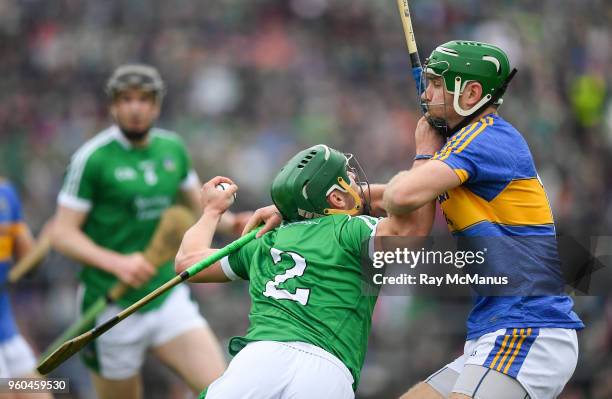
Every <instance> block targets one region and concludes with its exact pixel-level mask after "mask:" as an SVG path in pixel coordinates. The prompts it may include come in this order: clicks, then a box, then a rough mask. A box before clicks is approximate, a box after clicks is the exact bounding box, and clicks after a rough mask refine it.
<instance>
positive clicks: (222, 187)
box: [215, 183, 236, 204]
mask: <svg viewBox="0 0 612 399" xmlns="http://www.w3.org/2000/svg"><path fill="white" fill-rule="evenodd" d="M230 186H231V184H229V183H219V184H217V185H216V186H215V188H216V189H217V190H220V191H225V190H229V188H230ZM234 201H236V193H234V195H233V200H232V204H233V203H234Z"/></svg>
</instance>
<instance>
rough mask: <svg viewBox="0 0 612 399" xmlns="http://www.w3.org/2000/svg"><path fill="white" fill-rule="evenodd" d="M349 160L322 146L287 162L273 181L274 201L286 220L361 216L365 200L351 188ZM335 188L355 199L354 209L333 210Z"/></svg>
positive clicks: (303, 152) (305, 151) (316, 146)
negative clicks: (328, 197) (347, 215)
mask: <svg viewBox="0 0 612 399" xmlns="http://www.w3.org/2000/svg"><path fill="white" fill-rule="evenodd" d="M348 163H349V158H347V157H346V156H345V155H344V154H343V153H341V152H340V151H337V150H334V149H333V148H329V147H328V146H326V145H323V144H319V145H315V146H313V147H310V148H308V149H305V150H303V151H300V152H299V153H298V154H297V155H295V156H294V157H293V158H291V159H290V160H289V162H287V164H286V165H285V166H284V167H283V168H282V169H281V170H280V172H279V173H278V175H276V177H275V178H274V181H273V182H272V189H271V195H272V201H273V202H274V204H275V205H276V207H277V208H278V210H279V211H280V213H281V214H282V215H283V219H284V220H286V221H291V222H292V221H296V220H301V219H312V218H316V217H321V216H325V215H332V214H338V213H345V214H349V215H354V214H359V213H360V212H361V210H362V204H361V197H360V196H359V194H357V192H355V190H353V189H352V188H351V186H350V179H349V176H348V173H347V167H348ZM335 189H338V190H340V191H344V192H348V193H349V194H351V196H353V198H354V199H355V206H354V207H353V208H352V209H350V210H340V209H333V208H330V207H329V203H328V202H327V196H328V195H329V194H330V193H331V192H332V191H333V190H335Z"/></svg>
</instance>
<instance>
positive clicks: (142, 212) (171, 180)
mask: <svg viewBox="0 0 612 399" xmlns="http://www.w3.org/2000/svg"><path fill="white" fill-rule="evenodd" d="M197 182H198V178H197V175H196V174H195V172H194V171H193V170H192V168H191V160H190V158H189V155H188V154H187V151H186V149H185V145H184V143H183V141H182V140H181V139H180V138H179V137H178V136H177V135H176V134H174V133H171V132H167V131H163V130H160V129H152V130H151V131H150V132H149V142H148V144H147V145H146V146H145V147H132V145H131V144H130V142H129V141H128V140H127V139H126V138H125V137H124V136H123V134H122V133H121V132H120V130H119V128H118V127H116V126H113V127H111V128H109V129H107V130H105V131H102V132H101V133H99V134H98V135H96V136H95V137H94V138H92V139H91V140H89V141H88V142H87V143H85V144H84V145H83V146H82V147H81V148H80V149H79V150H78V151H77V152H76V153H75V154H74V155H73V156H72V159H71V161H70V165H69V166H68V169H67V172H66V175H65V177H64V185H63V187H62V190H61V192H60V194H59V196H58V203H59V204H60V205H62V206H65V207H68V208H71V209H74V210H77V211H82V212H87V218H86V220H85V223H84V225H83V227H82V229H83V232H84V233H85V234H86V235H87V236H88V237H89V238H90V239H91V240H92V241H93V242H95V243H96V244H98V245H100V246H102V247H104V248H108V249H111V250H113V251H116V252H119V253H122V254H129V253H133V252H137V251H143V250H144V249H145V248H146V246H147V244H148V243H149V240H150V239H151V236H152V235H153V232H154V231H155V228H156V226H157V224H158V222H159V219H160V215H161V213H162V212H163V211H164V210H165V209H166V208H168V207H169V206H171V205H172V204H174V203H175V202H176V200H177V194H178V192H179V191H180V190H181V188H182V189H187V188H189V187H191V186H192V185H194V184H197ZM174 275H175V274H174V270H173V266H172V262H168V263H167V264H165V265H163V266H161V267H160V269H159V271H158V273H157V275H156V276H155V277H154V278H152V279H151V280H150V281H149V282H148V283H147V284H145V285H143V286H141V287H140V288H138V289H133V290H130V291H129V292H128V293H127V294H126V295H125V296H124V297H123V298H121V299H120V300H119V301H118V303H119V305H121V306H124V307H127V306H129V305H131V304H132V303H134V302H135V301H137V300H138V299H140V298H142V297H143V296H144V295H146V294H148V293H149V292H151V291H153V290H154V289H155V288H157V287H158V286H160V285H161V284H162V283H164V282H166V281H167V280H168V279H170V278H172V277H174ZM80 277H81V280H82V282H83V283H84V285H85V298H84V303H83V306H88V303H90V302H91V301H93V300H95V299H97V298H99V297H100V296H102V295H104V294H106V292H107V291H108V289H109V288H110V287H111V286H112V285H113V284H115V282H116V281H117V279H116V277H115V276H114V275H112V274H109V273H106V272H104V271H102V270H100V269H98V268H95V267H84V268H83V269H82V271H81V275H80ZM167 295H168V293H166V295H163V296H161V297H159V298H157V299H155V300H154V301H153V302H151V303H150V304H148V305H147V306H146V307H145V308H143V310H145V311H146V310H150V309H154V308H157V307H159V306H160V305H161V303H162V302H163V300H164V298H165V297H166V296H167Z"/></svg>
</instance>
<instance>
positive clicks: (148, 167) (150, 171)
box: [138, 161, 157, 186]
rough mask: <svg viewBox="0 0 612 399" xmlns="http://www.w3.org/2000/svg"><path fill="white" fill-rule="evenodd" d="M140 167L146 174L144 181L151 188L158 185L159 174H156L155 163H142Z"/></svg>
mask: <svg viewBox="0 0 612 399" xmlns="http://www.w3.org/2000/svg"><path fill="white" fill-rule="evenodd" d="M138 167H139V168H140V169H141V170H142V171H143V173H144V180H145V183H147V184H148V185H149V186H154V185H156V184H157V174H156V173H155V163H154V162H153V161H142V162H140V163H139V164H138Z"/></svg>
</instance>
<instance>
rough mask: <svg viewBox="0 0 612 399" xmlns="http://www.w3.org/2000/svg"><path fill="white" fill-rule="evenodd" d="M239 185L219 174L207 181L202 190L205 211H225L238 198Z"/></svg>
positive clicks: (201, 201)
mask: <svg viewBox="0 0 612 399" xmlns="http://www.w3.org/2000/svg"><path fill="white" fill-rule="evenodd" d="M237 190H238V186H237V185H235V184H234V182H233V181H232V180H231V179H229V178H227V177H223V176H217V177H213V178H212V179H210V180H209V181H208V182H206V183H205V184H204V185H203V186H202V189H201V190H200V205H201V206H202V211H203V212H204V213H211V212H214V213H223V212H225V211H226V210H227V209H228V208H229V207H230V206H231V205H232V204H233V203H234V200H235V199H236V191H237Z"/></svg>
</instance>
